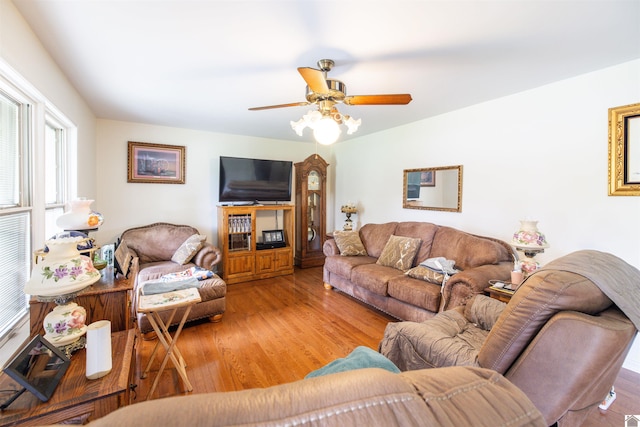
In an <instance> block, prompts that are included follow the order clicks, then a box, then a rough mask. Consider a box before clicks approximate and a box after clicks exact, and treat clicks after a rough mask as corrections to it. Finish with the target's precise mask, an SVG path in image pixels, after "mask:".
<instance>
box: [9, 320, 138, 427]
mask: <svg viewBox="0 0 640 427" xmlns="http://www.w3.org/2000/svg"><path fill="white" fill-rule="evenodd" d="M30 339H31V338H29V340H30ZM135 341H136V335H135V331H134V330H133V329H129V330H128V331H120V332H114V333H112V334H111V352H112V357H113V359H112V365H113V368H112V370H111V372H109V373H108V374H107V375H105V376H104V377H102V378H98V379H96V380H88V379H87V377H86V362H87V356H86V350H85V349H82V350H79V351H77V352H75V353H74V354H73V356H72V357H71V364H70V365H69V369H68V370H67V372H66V373H65V374H64V376H63V377H62V380H61V381H60V384H58V387H57V388H56V390H55V392H54V393H53V395H52V396H51V399H49V400H48V401H47V402H42V401H41V400H40V399H38V398H37V397H36V396H35V395H33V394H31V393H29V392H25V393H23V394H22V395H21V396H20V397H19V398H18V399H16V400H15V401H14V402H13V403H11V405H10V406H9V407H8V408H7V409H5V410H4V411H3V412H2V413H0V427H4V426H15V425H20V426H29V425H47V424H58V423H63V422H65V421H69V420H74V421H81V422H83V421H86V420H94V419H97V418H100V417H103V416H105V415H107V414H108V413H109V412H112V411H114V410H116V409H118V408H119V407H121V406H125V405H128V404H129V403H130V401H131V393H130V390H131V386H132V384H133V382H134V381H133V380H134V377H133V375H134V374H135V355H134V351H135ZM27 342H28V341H27ZM21 388H22V386H20V385H19V384H18V383H16V382H15V381H14V380H13V379H12V378H11V377H9V376H8V375H6V374H5V373H4V372H3V373H1V374H0V390H16V391H18V390H20V389H21ZM2 395H5V393H2ZM6 395H7V396H10V394H9V393H6Z"/></svg>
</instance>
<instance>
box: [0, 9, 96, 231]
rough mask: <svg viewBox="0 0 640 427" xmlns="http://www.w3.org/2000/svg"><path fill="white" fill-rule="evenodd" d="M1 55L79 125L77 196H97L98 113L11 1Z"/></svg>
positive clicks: (1, 26) (0, 26) (0, 37)
mask: <svg viewBox="0 0 640 427" xmlns="http://www.w3.org/2000/svg"><path fill="white" fill-rule="evenodd" d="M0 57H1V58H2V59H3V60H4V61H6V62H7V63H8V64H9V65H10V66H11V67H12V68H13V69H14V70H16V71H17V72H18V73H19V74H20V75H21V76H22V77H24V78H25V79H26V80H27V81H28V82H29V83H31V85H33V87H35V89H37V90H38V91H39V92H40V93H41V94H42V95H43V96H44V97H45V98H46V99H47V100H48V101H50V102H51V103H52V104H53V105H54V106H55V107H56V108H57V109H58V110H59V111H61V112H62V113H63V114H64V115H65V116H66V117H67V118H68V119H69V120H71V121H72V122H73V123H74V125H75V126H77V130H78V132H77V140H78V147H77V157H76V158H75V163H74V164H73V165H72V166H73V167H76V168H77V171H76V172H77V175H78V177H79V180H78V185H77V194H74V196H76V195H80V196H85V197H87V198H95V195H96V174H95V170H96V152H95V133H96V118H95V115H94V114H93V112H92V111H91V110H90V109H89V107H88V105H87V103H86V102H85V101H84V99H83V98H82V97H81V96H80V95H79V94H78V92H77V91H76V89H75V88H74V87H73V86H72V85H71V83H70V82H69V81H68V79H67V77H66V76H65V75H64V74H63V73H62V71H61V70H60V68H58V65H57V64H56V63H55V62H54V61H53V59H52V58H51V57H50V56H49V53H48V52H47V51H46V50H45V49H44V47H43V46H42V44H41V43H40V40H38V38H37V37H36V36H35V34H34V33H33V32H32V31H31V28H30V27H29V26H28V25H27V23H26V22H25V21H24V19H23V18H22V15H20V13H18V10H17V9H16V8H15V7H14V6H13V4H12V3H11V2H10V1H9V0H0ZM74 188H75V185H74ZM97 207H98V206H97V205H96V206H94V208H97ZM36 243H37V242H36Z"/></svg>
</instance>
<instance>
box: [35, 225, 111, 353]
mask: <svg viewBox="0 0 640 427" xmlns="http://www.w3.org/2000/svg"><path fill="white" fill-rule="evenodd" d="M61 236H64V235H58V236H56V238H55V239H50V240H47V241H46V245H47V248H48V249H49V251H48V253H46V255H44V256H43V259H42V260H41V261H40V262H38V263H36V264H35V265H34V267H33V271H32V272H31V278H30V279H29V281H28V282H27V283H26V284H25V287H24V292H25V293H26V294H29V295H33V296H34V297H36V298H37V299H38V300H39V301H42V302H55V303H56V304H57V305H58V306H57V307H55V308H54V309H53V310H52V311H51V313H49V314H48V315H47V316H46V317H45V319H44V330H45V336H44V337H45V339H47V341H49V342H50V343H52V344H53V345H55V346H56V347H64V348H65V351H66V352H67V353H68V354H70V352H71V351H73V350H75V349H77V348H82V347H83V346H84V342H82V343H77V344H76V342H77V341H78V340H79V339H80V338H81V337H82V336H83V335H84V334H85V333H86V331H87V327H86V325H85V320H86V310H85V309H84V308H83V307H81V306H79V305H78V304H76V303H74V302H71V300H72V299H73V298H75V296H76V295H77V294H78V292H80V291H81V290H83V289H84V288H86V287H87V286H90V285H91V284H93V283H95V282H97V281H98V280H99V279H100V272H99V271H98V270H96V269H95V268H94V266H93V263H92V262H91V258H89V257H87V256H85V255H81V254H80V252H79V251H78V245H79V244H81V243H83V242H84V241H85V239H83V238H82V237H61ZM74 344H75V345H74Z"/></svg>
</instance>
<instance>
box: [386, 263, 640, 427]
mask: <svg viewBox="0 0 640 427" xmlns="http://www.w3.org/2000/svg"><path fill="white" fill-rule="evenodd" d="M638 283H640V271H638V270H637V269H636V268H634V267H633V266H631V265H629V264H627V263H625V262H624V261H622V260H621V259H619V258H617V257H615V256H613V255H611V254H607V253H603V252H598V251H578V252H574V253H572V254H569V255H566V256H564V257H562V258H558V259H557V260H555V261H553V262H551V263H549V264H547V265H546V266H545V267H544V268H543V269H542V270H538V271H537V272H536V273H534V274H533V275H531V276H529V277H528V278H527V279H526V280H525V281H524V283H523V284H522V285H521V286H520V287H519V288H518V290H517V291H516V292H515V294H514V296H513V297H512V298H511V300H510V301H509V303H508V304H504V303H502V302H499V301H497V300H494V299H491V298H489V297H486V296H482V295H478V296H475V297H474V298H473V299H472V300H471V301H469V303H467V305H466V306H465V307H458V308H456V309H453V310H449V311H445V312H442V313H439V314H438V315H436V316H435V317H433V318H432V319H429V320H427V321H425V322H422V323H416V322H398V323H389V324H388V325H387V328H386V330H385V334H384V338H383V340H382V342H381V343H380V352H381V353H382V354H383V355H384V356H386V357H387V358H389V359H390V360H391V361H392V362H394V363H395V365H396V366H397V367H398V368H400V369H401V370H403V371H404V370H412V369H424V368H442V367H447V366H475V367H482V368H487V369H492V370H495V371H496V372H498V373H500V374H502V375H504V376H505V377H506V378H507V379H509V380H510V381H511V382H512V383H513V384H515V385H516V386H518V388H520V389H521V390H522V391H524V392H525V394H527V396H528V397H529V399H531V401H532V402H533V403H534V404H535V405H536V407H537V408H538V409H539V410H540V411H541V412H542V414H543V415H544V417H545V419H546V422H547V424H548V425H552V424H554V423H555V422H558V425H566V426H578V425H581V424H582V422H583V421H584V419H585V418H586V417H587V415H588V413H589V411H591V410H593V409H595V408H596V407H597V406H598V404H599V403H600V402H602V400H603V399H604V397H605V396H606V395H607V393H608V392H609V390H610V389H611V386H612V385H613V381H614V380H615V378H616V376H617V375H618V372H619V371H620V368H621V366H622V363H623V362H624V359H625V356H626V354H627V352H628V351H629V348H630V346H631V343H632V340H633V338H634V336H635V335H636V332H637V330H636V328H637V327H640V304H639V303H638V302H639V301H638V294H637V287H638ZM623 311H624V313H623ZM634 324H635V326H634ZM436 370H438V369H436Z"/></svg>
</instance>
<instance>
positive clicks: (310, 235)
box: [295, 154, 329, 268]
mask: <svg viewBox="0 0 640 427" xmlns="http://www.w3.org/2000/svg"><path fill="white" fill-rule="evenodd" d="M328 166H329V165H328V164H327V162H325V161H324V159H323V158H322V157H320V156H318V155H317V154H313V155H311V156H309V157H307V158H306V159H305V160H304V161H303V162H300V163H296V164H295V167H296V198H295V200H296V204H295V206H296V253H295V264H296V265H298V266H300V267H302V268H307V267H317V266H320V265H323V264H324V253H323V251H322V245H324V241H325V236H326V225H325V224H326V205H327V201H326V199H327V167H328Z"/></svg>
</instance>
